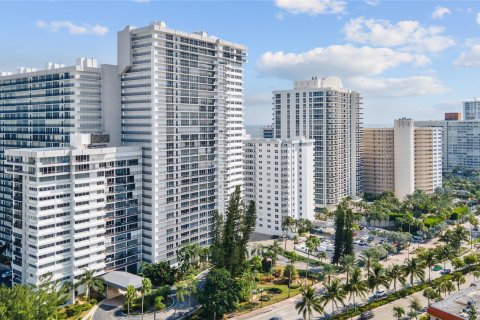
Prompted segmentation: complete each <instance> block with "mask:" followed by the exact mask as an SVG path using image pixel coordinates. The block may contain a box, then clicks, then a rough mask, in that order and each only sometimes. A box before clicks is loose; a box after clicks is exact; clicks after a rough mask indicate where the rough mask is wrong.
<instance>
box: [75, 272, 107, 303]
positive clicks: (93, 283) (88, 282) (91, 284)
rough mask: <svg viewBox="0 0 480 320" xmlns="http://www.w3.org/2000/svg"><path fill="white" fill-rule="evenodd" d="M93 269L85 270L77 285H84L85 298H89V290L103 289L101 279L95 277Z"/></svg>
mask: <svg viewBox="0 0 480 320" xmlns="http://www.w3.org/2000/svg"><path fill="white" fill-rule="evenodd" d="M94 275H95V271H94V270H85V273H84V274H83V275H82V277H81V278H80V282H79V285H83V286H85V290H86V291H85V296H86V297H87V300H90V291H91V290H92V289H93V290H96V291H103V281H102V280H101V279H99V278H95V276H94Z"/></svg>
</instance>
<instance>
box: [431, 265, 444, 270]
mask: <svg viewBox="0 0 480 320" xmlns="http://www.w3.org/2000/svg"><path fill="white" fill-rule="evenodd" d="M432 270H433V271H440V270H442V267H441V266H439V265H438V264H437V265H436V266H433V268H432Z"/></svg>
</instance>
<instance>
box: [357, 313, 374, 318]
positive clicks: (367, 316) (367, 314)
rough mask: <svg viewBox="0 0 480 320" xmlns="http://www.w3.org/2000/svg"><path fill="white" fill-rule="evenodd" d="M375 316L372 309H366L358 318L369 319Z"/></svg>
mask: <svg viewBox="0 0 480 320" xmlns="http://www.w3.org/2000/svg"><path fill="white" fill-rule="evenodd" d="M372 318H373V312H372V311H364V312H362V314H361V315H360V317H359V318H358V320H368V319H372Z"/></svg>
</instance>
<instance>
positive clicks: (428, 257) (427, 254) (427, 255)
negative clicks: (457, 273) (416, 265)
mask: <svg viewBox="0 0 480 320" xmlns="http://www.w3.org/2000/svg"><path fill="white" fill-rule="evenodd" d="M419 257H420V259H421V261H422V262H423V263H424V264H425V266H427V267H428V282H430V280H431V276H430V271H431V270H432V268H433V266H434V265H435V264H436V263H437V253H436V252H435V250H434V249H427V250H425V251H423V252H422V253H421V254H420V255H419Z"/></svg>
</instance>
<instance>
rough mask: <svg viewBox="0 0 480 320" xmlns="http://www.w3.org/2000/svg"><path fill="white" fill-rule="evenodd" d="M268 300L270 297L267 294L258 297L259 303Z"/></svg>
mask: <svg viewBox="0 0 480 320" xmlns="http://www.w3.org/2000/svg"><path fill="white" fill-rule="evenodd" d="M269 300H270V296H269V295H268V294H266V295H263V296H261V297H260V301H269Z"/></svg>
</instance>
